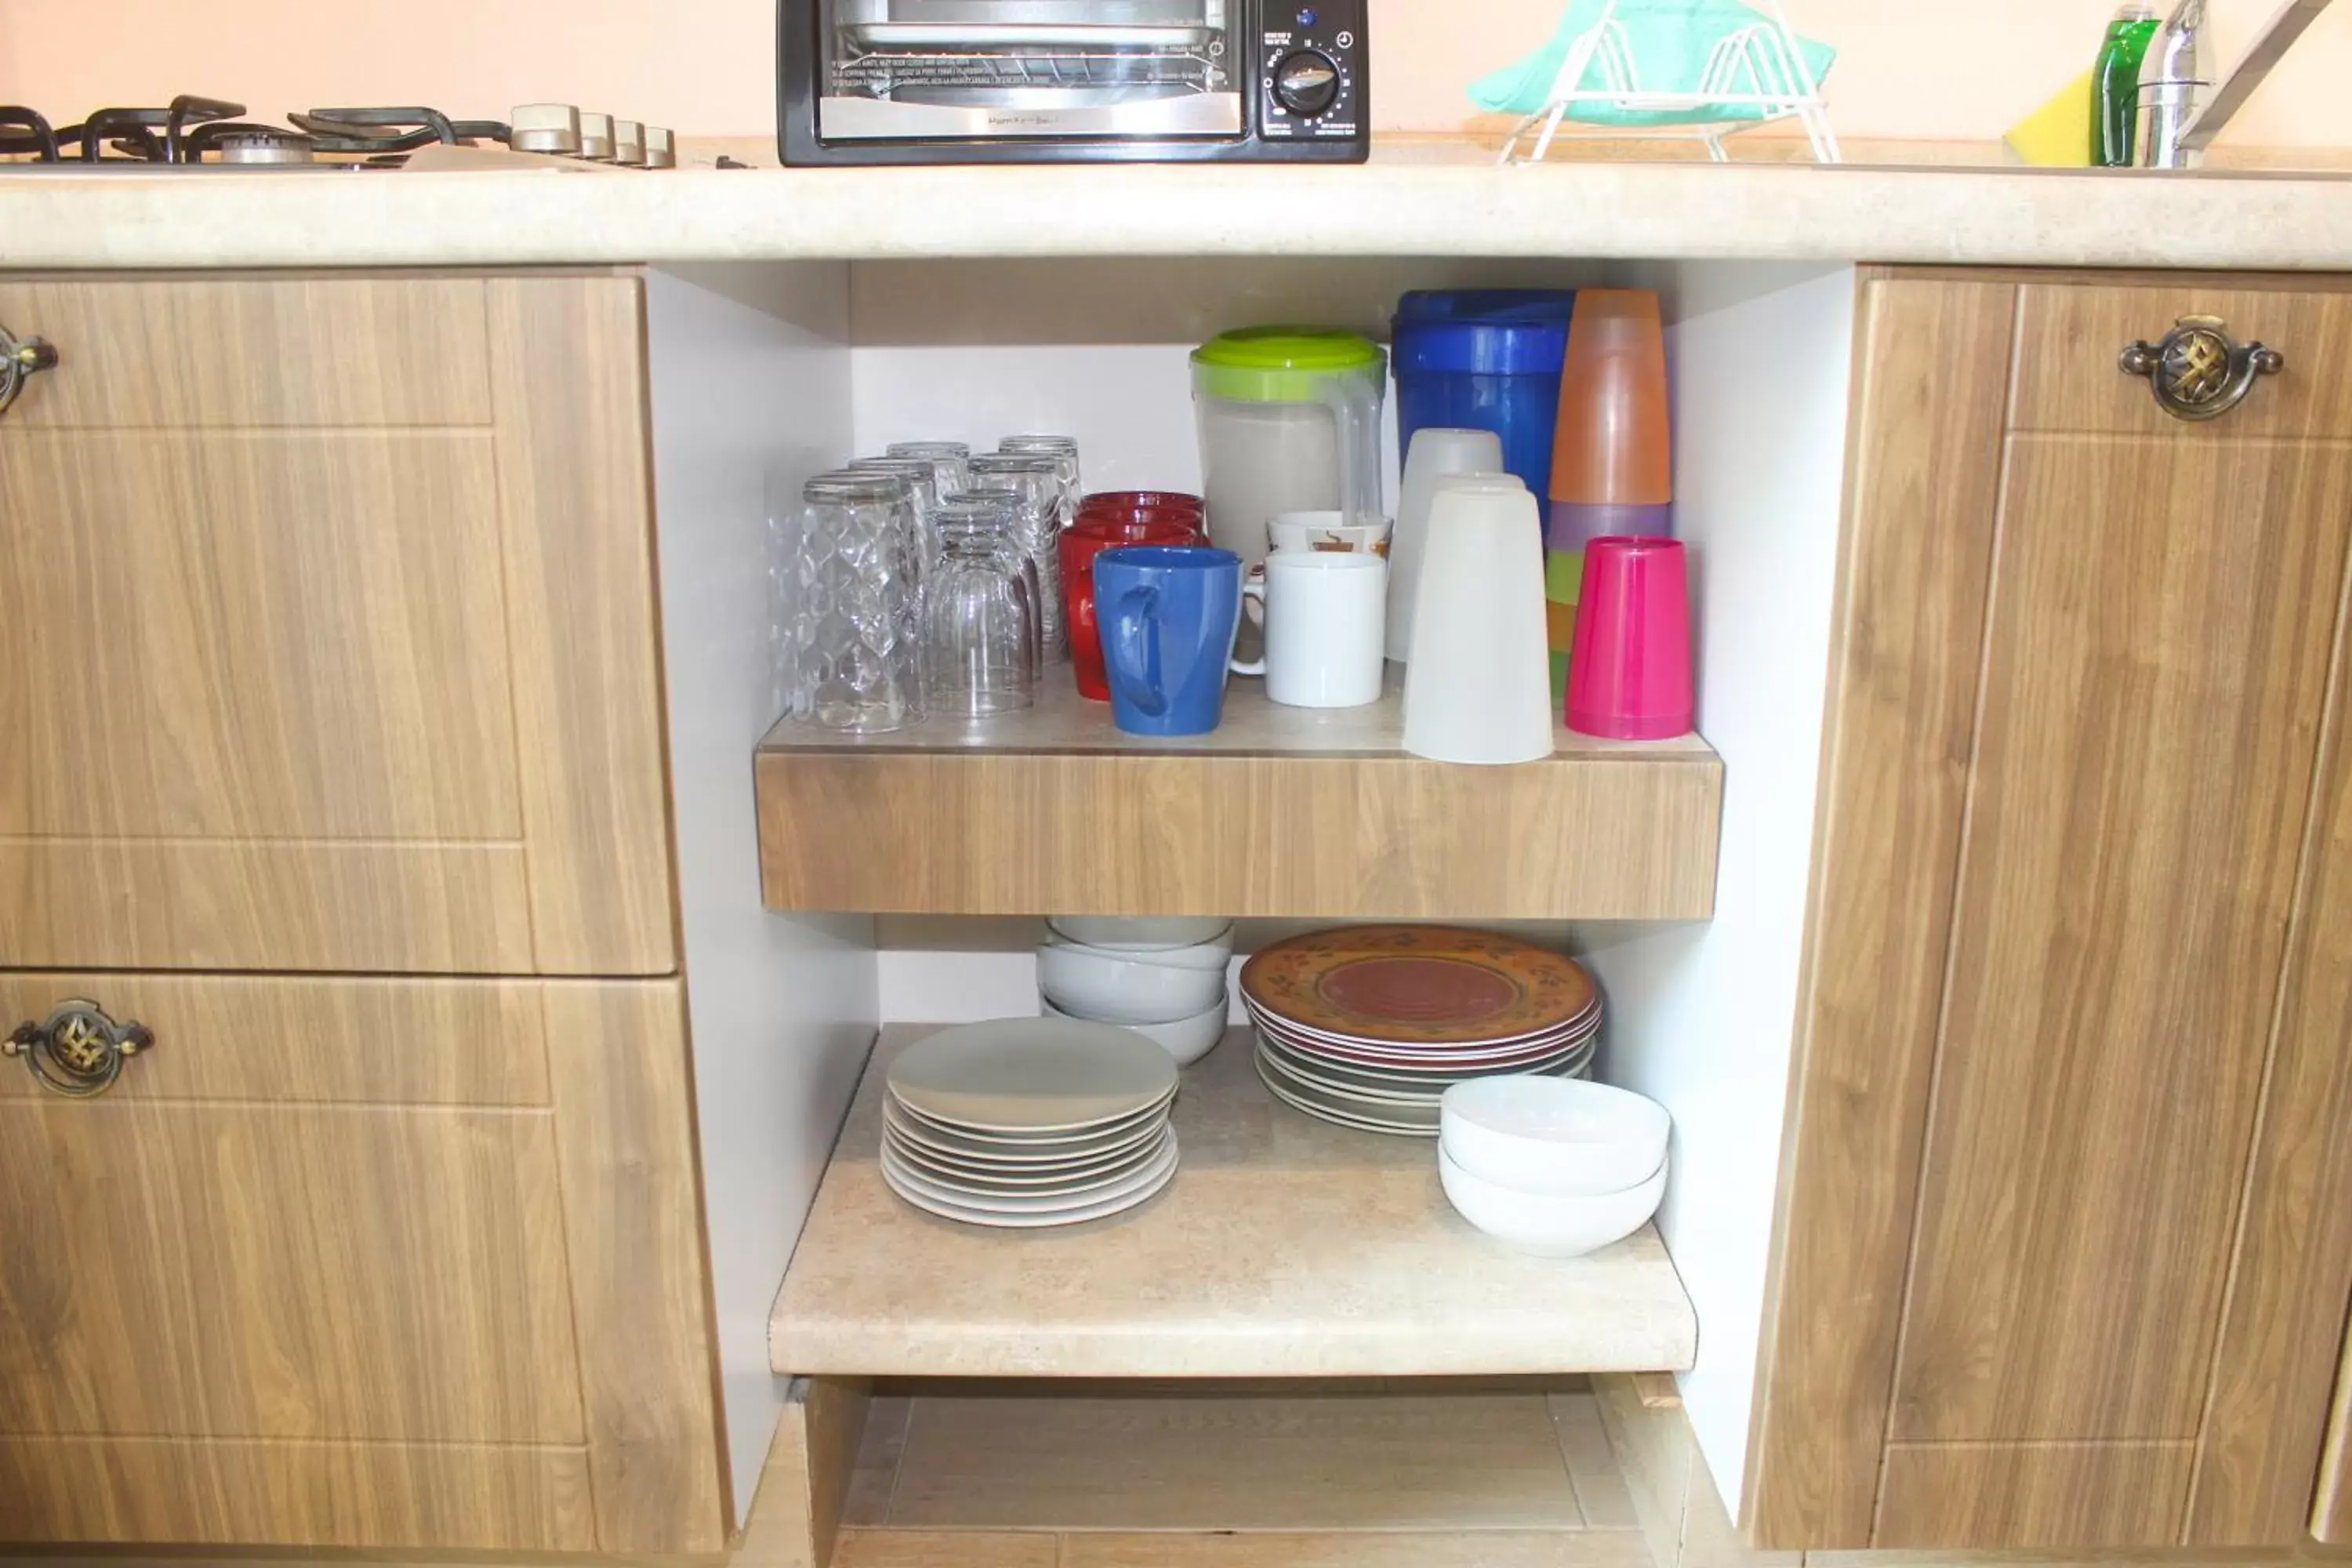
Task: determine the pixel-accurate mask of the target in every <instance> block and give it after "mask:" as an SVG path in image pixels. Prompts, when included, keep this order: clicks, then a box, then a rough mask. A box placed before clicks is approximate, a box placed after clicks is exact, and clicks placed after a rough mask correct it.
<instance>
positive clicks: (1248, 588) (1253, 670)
mask: <svg viewBox="0 0 2352 1568" xmlns="http://www.w3.org/2000/svg"><path fill="white" fill-rule="evenodd" d="M1252 599H1255V600H1256V601H1257V612H1258V614H1257V624H1258V625H1259V626H1261V627H1263V626H1265V582H1264V581H1263V580H1259V581H1256V582H1250V583H1244V584H1242V605H1243V608H1244V610H1245V611H1246V609H1247V608H1248V605H1249V602H1250V601H1251V600H1252ZM1225 668H1228V669H1230V670H1232V671H1233V672H1234V674H1235V675H1264V674H1265V644H1264V643H1263V642H1261V643H1260V644H1259V645H1258V650H1257V658H1256V659H1255V660H1254V661H1253V662H1251V663H1248V664H1244V663H1243V662H1242V661H1241V660H1240V659H1237V658H1236V659H1233V660H1231V661H1229V662H1228V663H1227V664H1226V666H1225Z"/></svg>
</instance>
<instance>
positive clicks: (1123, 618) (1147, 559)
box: [1095, 545, 1242, 735]
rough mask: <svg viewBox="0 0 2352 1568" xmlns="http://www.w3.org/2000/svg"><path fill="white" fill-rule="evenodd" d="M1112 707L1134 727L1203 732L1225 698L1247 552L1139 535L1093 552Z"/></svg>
mask: <svg viewBox="0 0 2352 1568" xmlns="http://www.w3.org/2000/svg"><path fill="white" fill-rule="evenodd" d="M1095 615H1096V619H1097V622H1098V623H1099V624H1100V625H1101V626H1102V642H1103V664H1104V666H1105V668H1106V669H1107V671H1108V674H1109V676H1110V711H1111V718H1112V720H1113V721H1115V722H1116V723H1117V724H1118V727H1119V728H1120V729H1122V730H1124V731H1127V732H1128V733H1129V734H1131V735H1205V734H1207V733H1208V732H1209V731H1212V730H1213V729H1215V728H1216V727H1217V720H1218V719H1219V717H1220V716H1222V715H1223V711H1224V706H1225V670H1226V666H1227V665H1228V664H1229V663H1230V662H1231V661H1232V659H1233V657H1234V637H1237V636H1239V635H1240V633H1241V628H1242V558H1241V557H1240V556H1238V555H1236V554H1234V552H1232V551H1230V550H1204V549H1201V548H1199V547H1197V546H1187V547H1182V548H1177V547H1172V546H1163V545H1142V546H1136V547H1133V548H1130V549H1125V550H1106V551H1104V552H1102V553H1101V554H1099V555H1097V556H1096V557H1095Z"/></svg>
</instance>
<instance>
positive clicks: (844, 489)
mask: <svg viewBox="0 0 2352 1568" xmlns="http://www.w3.org/2000/svg"><path fill="white" fill-rule="evenodd" d="M790 547H791V551H792V555H791V568H790V572H789V574H788V580H787V584H786V593H787V595H788V601H789V602H788V607H787V608H788V616H789V619H788V623H787V624H788V626H789V631H790V637H791V640H792V643H793V655H792V661H791V663H792V668H793V671H794V679H795V683H796V684H795V689H794V692H793V707H792V709H791V711H792V713H793V717H795V718H800V719H806V720H810V721H814V722H815V723H818V724H822V725H824V726H825V727H826V728H827V729H832V730H846V731H854V732H856V733H858V734H877V733H880V732H882V731H888V730H897V729H901V728H904V727H905V726H907V725H908V724H912V723H916V722H919V721H920V720H921V719H922V717H923V712H924V672H923V658H922V647H923V645H922V584H923V574H922V551H923V547H922V542H921V534H920V531H919V527H918V525H917V523H916V521H915V508H914V498H913V495H912V493H911V492H910V491H909V490H908V488H907V481H906V480H904V479H900V478H899V477H898V475H896V474H877V473H873V472H857V471H855V470H842V471H838V472H835V473H830V474H819V475H817V476H816V477H815V478H814V479H811V480H809V481H808V482H807V483H806V484H805V485H803V487H802V489H801V509H800V520H799V524H798V527H797V529H796V530H795V531H794V533H793V539H792V541H791V546H790Z"/></svg>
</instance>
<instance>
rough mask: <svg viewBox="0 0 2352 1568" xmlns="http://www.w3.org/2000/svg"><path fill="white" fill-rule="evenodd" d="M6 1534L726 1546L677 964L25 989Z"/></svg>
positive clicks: (9, 985) (0, 1111)
mask: <svg viewBox="0 0 2352 1568" xmlns="http://www.w3.org/2000/svg"><path fill="white" fill-rule="evenodd" d="M68 997H79V998H85V999H88V1000H89V1001H92V1002H96V1003H98V1004H99V1005H101V1006H103V1007H104V1008H105V1009H106V1010H107V1011H108V1012H109V1013H110V1015H113V1016H117V1017H120V1018H125V1019H128V1018H136V1019H137V1020H138V1021H140V1022H141V1023H142V1024H144V1025H146V1026H148V1027H149V1028H151V1029H152V1031H153V1033H154V1037H155V1044H154V1046H153V1047H152V1049H151V1050H149V1051H146V1052H144V1053H142V1054H141V1055H140V1056H138V1057H135V1058H132V1059H131V1061H130V1062H129V1063H128V1064H127V1065H126V1067H125V1068H124V1071H123V1074H122V1077H121V1079H120V1080H119V1081H118V1082H117V1083H116V1085H115V1087H114V1088H113V1089H112V1090H111V1091H110V1092H108V1093H106V1094H104V1095H102V1096H100V1097H99V1098H95V1099H89V1100H69V1099H65V1098H62V1097H60V1096H58V1095H57V1094H54V1093H51V1092H48V1091H47V1090H45V1089H42V1088H41V1087H40V1086H39V1085H38V1083H37V1081H36V1079H34V1077H33V1076H32V1075H31V1074H30V1073H28V1072H26V1070H25V1069H24V1068H23V1067H21V1066H20V1065H19V1064H18V1063H17V1062H16V1061H0V1237H5V1245H0V1542H159V1543H160V1542H180V1543H194V1542H210V1543H221V1544H234V1545H276V1546H311V1547H352V1548H358V1547H419V1548H423V1547H433V1548H453V1549H454V1548H465V1549H480V1550H492V1549H497V1550H514V1551H522V1550H529V1551H534V1552H586V1551H595V1550H600V1549H601V1550H605V1551H634V1552H676V1551H695V1550H709V1549H710V1548H713V1547H715V1546H717V1545H719V1544H721V1543H723V1541H724V1533H725V1520H726V1515H725V1514H724V1512H723V1505H722V1503H721V1500H720V1498H721V1489H722V1482H721V1479H720V1476H719V1459H718V1452H717V1441H718V1440H717V1436H716V1432H717V1428H716V1411H715V1408H714V1403H713V1394H712V1391H711V1384H710V1374H709V1340H708V1331H707V1329H706V1326H705V1324H706V1309H705V1306H704V1301H703V1295H702V1270H701V1256H700V1239H699V1230H698V1225H697V1209H696V1205H695V1186H694V1174H693V1152H692V1132H691V1126H690V1120H689V1113H688V1107H687V1099H686V1089H685V1079H684V1077H683V1074H684V1070H685V1065H686V1064H685V1047H684V1041H683V1037H682V1024H683V1020H682V1016H681V1010H680V1006H679V997H678V985H677V982H675V981H656V982H638V983H614V982H554V983H541V982H536V981H531V982H499V981H471V980H391V979H385V980H369V979H342V978H318V979H292V978H285V977H236V976H155V975H126V974H120V973H110V974H56V975H49V974H41V975H33V974H21V973H20V974H10V975H6V976H0V1016H5V1017H6V1018H8V1019H11V1020H14V1019H17V1018H36V1019H37V1018H40V1017H43V1016H45V1015H46V1014H47V1011H48V1010H49V1009H50V1008H51V1007H52V1006H54V1005H56V1004H57V1003H58V1001H59V1000H61V999H63V998H68Z"/></svg>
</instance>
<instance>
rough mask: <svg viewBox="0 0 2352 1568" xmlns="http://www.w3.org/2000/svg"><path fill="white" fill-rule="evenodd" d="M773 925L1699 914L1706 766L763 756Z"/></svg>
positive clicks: (1647, 760)
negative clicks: (790, 918)
mask: <svg viewBox="0 0 2352 1568" xmlns="http://www.w3.org/2000/svg"><path fill="white" fill-rule="evenodd" d="M756 774H757V784H758V795H759V809H760V847H761V889H762V894H763V897H764V899H765V900H766V902H767V905H768V907H769V908H771V909H773V910H859V911H867V912H874V913H887V914H1037V913H1043V912H1048V911H1051V912H1056V913H1071V914H1102V915H1149V914H1203V913H1215V914H1227V915H1234V916H1247V917H1276V918H1297V919H1377V918H1386V919H1401V920H1706V919H1707V918H1709V917H1710V916H1711V915H1712V914H1713V913H1714V907H1715V873H1716V858H1717V838H1718V836H1719V833H1720V828H1721V819H1722V804H1723V764H1722V762H1721V759H1719V758H1718V757H1717V756H1716V754H1715V753H1714V752H1711V751H1706V750H1700V751H1696V752H1693V751H1682V752H1671V753H1664V754H1658V755H1647V754H1628V753H1622V752H1611V753H1603V754H1597V755H1591V756H1587V755H1571V754H1565V753H1563V754H1560V755H1558V756H1555V757H1554V758H1552V759H1551V760H1550V761H1549V762H1545V763H1528V764H1526V765H1524V766H1519V767H1508V768H1476V767H1464V766H1459V765H1454V764H1448V763H1433V762H1427V761H1424V760H1423V759H1421V758H1417V757H1410V756H1406V755H1404V754H1403V753H1402V752H1396V753H1389V754H1384V755H1378V756H1359V755H1353V754H1346V753H1330V752H1294V753H1290V754H1286V755H1274V756H1266V755H1252V754H1222V753H1200V752H999V751H960V752H919V751H917V752H878V751H877V752H863V751H860V752H815V751H776V750H769V751H763V752H760V753H759V755H758V757H757V761H756Z"/></svg>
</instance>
